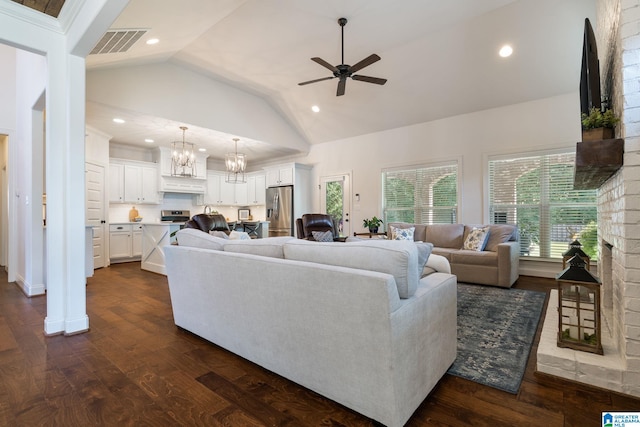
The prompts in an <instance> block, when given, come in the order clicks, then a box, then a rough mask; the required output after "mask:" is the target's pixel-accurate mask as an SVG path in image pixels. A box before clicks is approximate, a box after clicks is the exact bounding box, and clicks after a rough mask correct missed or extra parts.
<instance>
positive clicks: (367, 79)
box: [351, 75, 387, 85]
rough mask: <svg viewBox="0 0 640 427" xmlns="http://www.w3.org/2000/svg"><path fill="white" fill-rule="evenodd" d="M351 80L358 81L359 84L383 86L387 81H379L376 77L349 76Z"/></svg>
mask: <svg viewBox="0 0 640 427" xmlns="http://www.w3.org/2000/svg"><path fill="white" fill-rule="evenodd" d="M351 78H352V79H353V80H360V81H361V82H367V83H375V84H377V85H383V84H385V83H386V82H387V79H380V78H378V77H369V76H360V75H357V76H351Z"/></svg>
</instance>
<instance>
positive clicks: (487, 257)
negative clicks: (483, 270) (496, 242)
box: [450, 249, 498, 267]
mask: <svg viewBox="0 0 640 427" xmlns="http://www.w3.org/2000/svg"><path fill="white" fill-rule="evenodd" d="M450 262H451V264H466V265H483V266H489V267H496V266H497V265H498V253H497V252H490V251H481V252H477V251H468V250H465V249H461V250H459V251H456V252H453V253H451V259H450Z"/></svg>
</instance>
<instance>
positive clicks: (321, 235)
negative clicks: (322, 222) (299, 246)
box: [311, 230, 333, 242]
mask: <svg viewBox="0 0 640 427" xmlns="http://www.w3.org/2000/svg"><path fill="white" fill-rule="evenodd" d="M311 235H312V236H313V240H315V241H316V242H333V233H332V232H331V230H327V231H312V232H311Z"/></svg>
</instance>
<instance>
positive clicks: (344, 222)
mask: <svg viewBox="0 0 640 427" xmlns="http://www.w3.org/2000/svg"><path fill="white" fill-rule="evenodd" d="M350 201H351V174H350V173H345V174H341V175H331V176H323V177H320V210H321V212H322V213H326V214H328V215H331V217H332V218H333V221H334V223H335V224H336V228H337V231H338V234H339V235H340V236H342V237H348V236H349V235H350V234H351V221H350V216H349V215H350V211H351V203H350Z"/></svg>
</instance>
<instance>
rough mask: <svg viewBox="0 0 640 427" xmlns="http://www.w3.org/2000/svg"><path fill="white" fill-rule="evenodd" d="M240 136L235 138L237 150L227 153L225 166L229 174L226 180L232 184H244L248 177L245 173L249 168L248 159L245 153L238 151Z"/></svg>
mask: <svg viewBox="0 0 640 427" xmlns="http://www.w3.org/2000/svg"><path fill="white" fill-rule="evenodd" d="M238 141H239V139H238V138H233V142H234V143H235V152H233V153H227V155H226V157H225V166H226V167H227V176H226V179H225V181H226V182H228V183H230V184H244V183H245V182H247V178H246V176H245V174H244V171H245V169H246V168H247V159H246V157H245V155H244V154H239V153H238Z"/></svg>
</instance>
